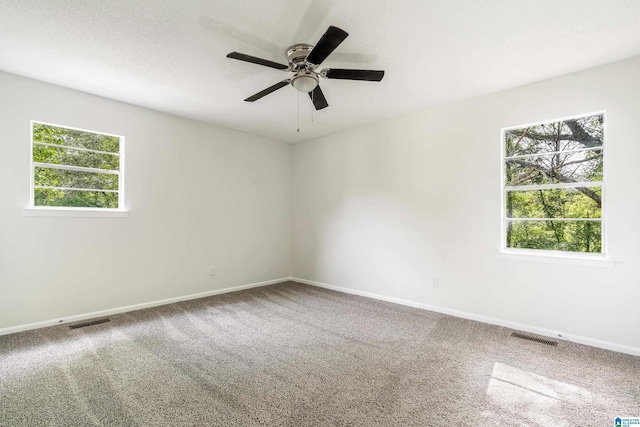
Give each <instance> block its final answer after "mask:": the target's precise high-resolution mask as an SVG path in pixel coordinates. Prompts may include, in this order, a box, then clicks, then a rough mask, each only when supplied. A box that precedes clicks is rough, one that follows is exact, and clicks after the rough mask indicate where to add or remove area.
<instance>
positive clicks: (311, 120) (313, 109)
mask: <svg viewBox="0 0 640 427" xmlns="http://www.w3.org/2000/svg"><path fill="white" fill-rule="evenodd" d="M313 92H315V91H314V90H312V91H311V103H312V104H313V105H316V104H315V102H313ZM313 110H315V108H312V109H311V123H313Z"/></svg>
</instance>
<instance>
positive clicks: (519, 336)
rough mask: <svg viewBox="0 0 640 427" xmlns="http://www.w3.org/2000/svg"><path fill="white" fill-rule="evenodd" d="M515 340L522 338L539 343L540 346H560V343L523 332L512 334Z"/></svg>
mask: <svg viewBox="0 0 640 427" xmlns="http://www.w3.org/2000/svg"><path fill="white" fill-rule="evenodd" d="M511 336H512V337H514V338H520V339H521V340H527V341H533V342H539V343H540V344H546V345H551V346H554V347H556V346H557V345H558V341H552V340H548V339H545V338H539V337H534V336H533V335H527V334H523V333H521V332H513V333H512V334H511Z"/></svg>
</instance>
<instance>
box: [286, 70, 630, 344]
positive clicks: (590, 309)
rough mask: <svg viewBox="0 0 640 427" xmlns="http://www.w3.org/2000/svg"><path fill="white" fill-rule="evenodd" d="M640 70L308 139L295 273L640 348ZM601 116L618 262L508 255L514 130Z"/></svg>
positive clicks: (296, 195)
mask: <svg viewBox="0 0 640 427" xmlns="http://www.w3.org/2000/svg"><path fill="white" fill-rule="evenodd" d="M524 66H526V65H524ZM638 76H640V59H638V58H636V59H633V60H628V61H625V62H620V63H615V64H612V65H607V66H603V67H599V68H595V69H591V70H587V71H584V72H580V73H575V74H571V75H567V76H564V77H560V78H556V79H552V80H548V81H544V82H540V83H536V84H532V85H528V86H525V87H520V88H516V89H512V90H509V91H505V92H501V93H497V94H493V95H490V96H485V97H481V98H477V99H473V100H469V101H464V102H459V103H455V104H452V105H447V106H444V107H441V108H435V109H431V110H428V111H424V112H421V113H419V114H414V115H411V116H408V117H403V118H399V119H395V120H391V121H387V122H384V123H379V124H376V125H373V126H368V127H363V128H359V129H356V130H352V131H348V132H344V133H341V134H338V135H333V136H329V137H325V138H321V139H318V140H314V141H310V142H306V143H302V144H298V145H296V146H294V154H293V164H294V173H293V179H294V187H293V204H294V245H293V254H294V276H295V277H298V278H302V279H307V280H310V281H316V282H321V283H326V284H329V285H333V286H340V287H344V288H348V289H351V290H354V291H357V292H370V293H373V294H378V295H381V296H385V297H393V298H400V299H404V300H408V301H410V302H415V303H420V304H427V305H433V306H436V307H439V308H441V309H443V310H445V311H447V310H449V311H451V310H456V311H461V312H465V313H467V314H469V315H470V317H482V316H486V317H490V318H493V319H496V320H498V321H499V323H502V324H508V323H511V322H515V323H520V324H523V325H528V326H531V328H530V329H541V330H551V331H557V332H562V333H564V334H566V335H570V336H577V337H582V338H587V340H586V341H587V342H591V343H596V344H598V343H597V341H598V340H599V341H604V342H605V343H604V344H606V345H608V346H609V347H610V348H623V347H624V346H628V347H627V348H626V350H629V348H631V349H632V350H633V349H635V350H633V351H634V352H640V333H639V332H638V328H639V327H640V309H639V307H640V216H639V214H638V212H640V167H639V165H638V162H639V160H640V107H639V106H640V79H639V78H638ZM433 84H437V82H434V83H433ZM599 110H606V111H607V113H608V115H607V120H608V123H607V133H608V138H607V141H606V144H607V146H606V154H605V156H606V160H605V161H606V162H607V164H606V167H607V170H606V172H607V176H606V182H607V195H606V201H605V203H606V215H607V218H606V221H607V223H606V225H607V229H608V233H607V240H608V248H609V253H610V254H611V255H612V256H613V258H614V259H615V261H616V265H615V268H613V269H606V268H598V267H587V266H573V265H565V264H561V265H557V264H548V263H533V262H522V261H514V260H504V259H498V258H497V257H496V252H497V250H498V248H499V245H500V226H501V221H500V194H501V179H500V129H501V128H502V127H507V126H513V125H519V124H526V123H530V122H536V121H541V120H548V119H554V118H559V117H566V116H570V115H575V114H580V113H588V112H593V111H599ZM434 277H438V278H439V281H440V284H439V287H438V288H432V287H430V284H431V281H432V279H433V278H434ZM582 341H585V340H582ZM600 344H603V343H600ZM609 344H611V345H609ZM638 354H640V353H638Z"/></svg>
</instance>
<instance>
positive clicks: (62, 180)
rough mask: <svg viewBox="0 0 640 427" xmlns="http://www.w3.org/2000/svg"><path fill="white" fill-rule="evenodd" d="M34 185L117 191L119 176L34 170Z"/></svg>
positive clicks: (37, 168)
mask: <svg viewBox="0 0 640 427" xmlns="http://www.w3.org/2000/svg"><path fill="white" fill-rule="evenodd" d="M34 175H35V176H34V178H35V179H34V184H35V185H36V186H46V187H72V188H96V189H101V190H117V189H118V175H113V174H106V173H92V172H77V171H68V170H59V169H51V168H44V167H36V168H34Z"/></svg>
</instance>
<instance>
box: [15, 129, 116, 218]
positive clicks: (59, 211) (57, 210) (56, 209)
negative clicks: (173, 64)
mask: <svg viewBox="0 0 640 427" xmlns="http://www.w3.org/2000/svg"><path fill="white" fill-rule="evenodd" d="M34 123H39V124H43V125H49V126H57V127H61V128H65V129H72V130H79V131H83V132H90V133H95V134H99V135H106V136H115V137H117V138H119V139H120V152H119V153H109V152H102V151H98V150H90V149H85V148H82V147H69V146H63V145H60V146H58V145H56V144H47V143H42V142H37V143H34V141H33V124H34ZM29 136H30V138H29V139H30V143H29V165H30V167H29V174H30V176H29V205H28V206H27V207H25V208H24V209H23V215H24V216H40V217H42V216H48V217H101V218H124V217H128V216H129V211H128V210H127V209H126V208H125V205H124V193H125V188H124V175H125V155H124V153H125V137H124V136H122V135H115V134H111V133H104V132H96V131H93V130H88V129H82V128H77V127H72V126H63V125H58V124H55V123H48V122H43V121H40V120H31V121H30V122H29ZM34 144H36V145H47V146H54V147H60V148H67V149H71V150H80V151H90V152H96V153H101V154H110V155H115V156H118V157H119V158H120V160H119V170H118V171H110V170H103V169H93V168H83V167H78V166H66V165H52V164H48V163H37V164H35V163H34V161H33V145H34ZM38 165H40V166H45V167H53V168H55V169H65V170H77V171H81V172H96V173H108V174H114V175H118V191H116V192H117V193H118V209H108V208H78V207H62V206H35V191H34V190H35V188H36V187H37V186H36V185H35V182H34V172H35V171H34V168H35V167H37V166H38Z"/></svg>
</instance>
